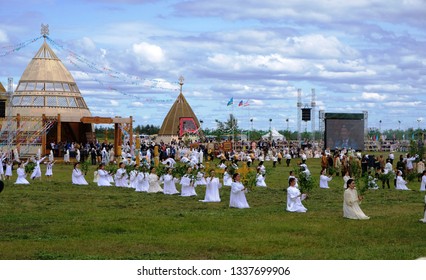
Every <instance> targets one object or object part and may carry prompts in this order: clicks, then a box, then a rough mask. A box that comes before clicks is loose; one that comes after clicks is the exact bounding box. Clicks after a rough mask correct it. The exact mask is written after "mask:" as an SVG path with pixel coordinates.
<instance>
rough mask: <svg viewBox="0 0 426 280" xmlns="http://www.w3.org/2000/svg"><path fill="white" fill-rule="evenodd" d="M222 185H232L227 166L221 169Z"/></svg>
mask: <svg viewBox="0 0 426 280" xmlns="http://www.w3.org/2000/svg"><path fill="white" fill-rule="evenodd" d="M223 185H224V186H227V187H230V186H231V185H232V177H231V175H230V174H229V173H228V167H225V169H224V171H223Z"/></svg>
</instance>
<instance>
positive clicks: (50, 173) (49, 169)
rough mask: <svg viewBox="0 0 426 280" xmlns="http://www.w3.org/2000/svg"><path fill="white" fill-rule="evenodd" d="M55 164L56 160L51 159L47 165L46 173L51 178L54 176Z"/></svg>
mask: <svg viewBox="0 0 426 280" xmlns="http://www.w3.org/2000/svg"><path fill="white" fill-rule="evenodd" d="M54 164H55V161H49V162H48V163H47V165H46V173H44V175H45V176H46V177H47V178H48V179H49V178H50V177H52V176H53V165H54Z"/></svg>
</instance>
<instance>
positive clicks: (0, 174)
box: [0, 153, 6, 180]
mask: <svg viewBox="0 0 426 280" xmlns="http://www.w3.org/2000/svg"><path fill="white" fill-rule="evenodd" d="M5 159H6V154H3V153H1V156H0V180H4V179H5V176H4V169H3V161H4V160H5Z"/></svg>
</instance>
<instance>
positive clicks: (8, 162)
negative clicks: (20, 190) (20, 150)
mask: <svg viewBox="0 0 426 280" xmlns="http://www.w3.org/2000/svg"><path fill="white" fill-rule="evenodd" d="M12 166H13V162H12V161H11V160H9V159H6V171H5V172H4V177H5V178H6V180H9V179H10V177H12Z"/></svg>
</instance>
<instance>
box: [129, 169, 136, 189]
mask: <svg viewBox="0 0 426 280" xmlns="http://www.w3.org/2000/svg"><path fill="white" fill-rule="evenodd" d="M137 186H138V171H137V170H132V171H130V175H129V188H132V189H136V188H137Z"/></svg>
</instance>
